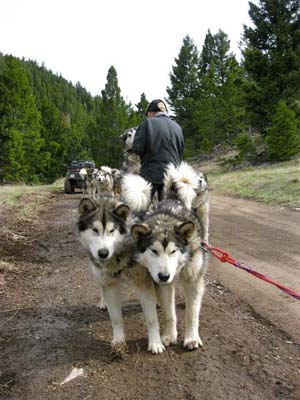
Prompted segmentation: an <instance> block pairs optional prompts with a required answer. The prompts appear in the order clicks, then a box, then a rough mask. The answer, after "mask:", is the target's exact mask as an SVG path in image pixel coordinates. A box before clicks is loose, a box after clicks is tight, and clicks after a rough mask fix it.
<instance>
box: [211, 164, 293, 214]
mask: <svg viewBox="0 0 300 400" xmlns="http://www.w3.org/2000/svg"><path fill="white" fill-rule="evenodd" d="M217 168H220V167H219V166H217ZM217 168H213V167H212V166H210V175H209V178H210V179H209V181H210V186H211V187H212V188H213V189H215V190H216V191H218V192H219V193H222V194H226V195H231V196H241V197H247V198H252V199H255V200H259V201H263V202H265V203H268V204H279V205H283V206H287V207H291V208H298V207H300V159H299V158H298V159H295V160H293V161H289V162H284V163H278V164H273V165H268V166H260V167H256V168H249V169H244V170H239V171H233V172H224V171H223V172H220V170H218V169H217Z"/></svg>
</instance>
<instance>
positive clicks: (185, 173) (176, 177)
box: [164, 161, 199, 210]
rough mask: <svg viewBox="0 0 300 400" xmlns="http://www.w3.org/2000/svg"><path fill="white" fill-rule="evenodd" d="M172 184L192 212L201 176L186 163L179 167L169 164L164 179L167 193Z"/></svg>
mask: <svg viewBox="0 0 300 400" xmlns="http://www.w3.org/2000/svg"><path fill="white" fill-rule="evenodd" d="M172 183H175V185H176V188H177V194H178V197H179V199H180V201H181V202H182V203H183V204H184V206H185V207H186V208H187V209H188V210H190V209H191V208H192V203H193V201H194V199H195V197H196V196H197V193H196V192H195V190H196V189H197V188H198V187H199V176H198V175H197V173H196V172H195V170H194V169H193V168H192V167H191V166H190V165H188V164H187V163H186V162H184V161H183V162H182V163H181V164H180V165H179V166H178V167H175V166H174V165H173V164H169V165H168V167H167V169H166V172H165V177H164V190H165V191H166V192H168V190H170V188H171V185H172Z"/></svg>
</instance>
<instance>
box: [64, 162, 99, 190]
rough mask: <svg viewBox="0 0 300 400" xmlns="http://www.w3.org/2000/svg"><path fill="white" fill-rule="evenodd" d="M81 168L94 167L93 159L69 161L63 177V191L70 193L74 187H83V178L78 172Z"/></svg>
mask: <svg viewBox="0 0 300 400" xmlns="http://www.w3.org/2000/svg"><path fill="white" fill-rule="evenodd" d="M82 168H95V163H94V161H86V160H81V161H71V163H70V164H69V165H68V166H67V176H66V178H65V185H64V186H65V193H67V194H71V193H74V192H75V189H81V190H82V189H83V187H84V179H82V177H81V176H80V174H79V171H80V170H81V169H82Z"/></svg>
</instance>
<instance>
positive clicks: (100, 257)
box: [77, 195, 164, 354]
mask: <svg viewBox="0 0 300 400" xmlns="http://www.w3.org/2000/svg"><path fill="white" fill-rule="evenodd" d="M128 219H129V208H128V206H127V205H125V204H123V203H120V202H118V201H117V200H116V198H115V197H112V196H105V195H104V196H101V195H100V197H99V198H98V200H97V201H94V200H92V199H88V198H84V199H82V200H81V202H80V204H79V219H78V223H77V226H78V233H79V239H80V242H81V243H82V245H83V247H84V248H85V249H86V250H87V251H88V253H89V256H90V260H91V265H92V270H93V272H94V274H95V276H96V277H97V279H98V281H99V285H100V287H101V290H102V293H103V297H104V301H105V304H106V306H107V308H108V312H109V316H110V319H111V324H112V328H113V340H112V345H113V346H114V347H115V346H120V345H123V344H125V333H124V328H123V318H122V311H121V297H120V286H121V285H123V284H126V285H130V286H131V287H133V288H134V289H135V292H136V294H137V297H138V299H139V301H140V303H141V306H142V309H143V312H144V317H145V321H146V325H147V328H148V350H149V351H151V352H152V353H155V354H157V353H161V352H162V351H163V350H164V346H163V344H162V342H161V338H160V334H159V324H158V318H157V311H156V293H155V287H154V282H153V280H152V279H151V277H150V276H149V273H148V271H147V269H145V268H144V267H143V266H141V265H140V264H139V263H138V262H136V261H135V260H134V257H133V256H134V253H135V243H134V241H133V240H132V237H131V235H130V233H129V232H128V225H129V221H128Z"/></svg>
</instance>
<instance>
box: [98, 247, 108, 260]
mask: <svg viewBox="0 0 300 400" xmlns="http://www.w3.org/2000/svg"><path fill="white" fill-rule="evenodd" d="M108 253H109V251H108V250H107V249H105V248H104V249H100V250H98V256H99V257H100V258H107V256H108Z"/></svg>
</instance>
